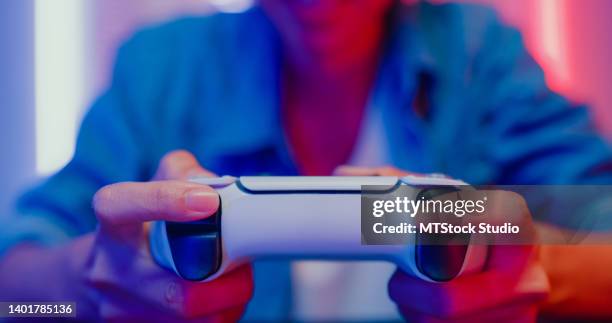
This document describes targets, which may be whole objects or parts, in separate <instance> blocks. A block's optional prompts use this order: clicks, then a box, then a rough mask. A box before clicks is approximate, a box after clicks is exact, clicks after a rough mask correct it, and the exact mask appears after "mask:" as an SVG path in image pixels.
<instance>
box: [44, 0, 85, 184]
mask: <svg viewBox="0 0 612 323" xmlns="http://www.w3.org/2000/svg"><path fill="white" fill-rule="evenodd" d="M86 2H87V1H83V0H61V1H54V0H36V2H35V7H34V11H35V12H34V24H35V27H34V32H35V35H34V38H35V44H34V48H35V55H34V56H35V82H36V83H35V86H36V90H35V91H36V171H37V173H38V174H39V175H47V174H49V173H52V172H54V171H57V170H58V169H59V168H61V167H62V166H63V165H64V164H65V163H66V162H67V161H68V160H69V159H70V158H71V156H72V154H73V152H74V144H75V136H76V131H77V122H78V117H79V115H80V111H81V109H82V106H83V104H84V98H85V91H86V89H87V88H86V84H85V69H84V67H85V64H84V62H85V45H84V44H85V43H84V40H85V32H84V31H85V30H86V26H85V4H86Z"/></svg>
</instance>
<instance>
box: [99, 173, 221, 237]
mask: <svg viewBox="0 0 612 323" xmlns="http://www.w3.org/2000/svg"><path fill="white" fill-rule="evenodd" d="M93 208H94V211H95V213H96V216H97V217H98V220H99V221H100V223H101V224H103V225H111V226H117V225H127V224H138V223H143V222H146V221H155V220H167V221H194V220H197V219H201V218H205V217H207V216H209V215H211V214H214V213H215V212H216V211H217V209H218V208H219V195H218V194H217V193H216V192H215V191H214V190H213V189H212V188H211V187H209V186H206V185H201V184H195V183H189V182H181V181H158V182H146V183H138V182H125V183H118V184H112V185H108V186H105V187H103V188H102V189H100V190H99V191H98V192H97V193H96V195H95V196H94V199H93Z"/></svg>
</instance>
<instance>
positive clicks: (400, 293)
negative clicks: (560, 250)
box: [389, 262, 550, 318]
mask: <svg viewBox="0 0 612 323" xmlns="http://www.w3.org/2000/svg"><path fill="white" fill-rule="evenodd" d="M549 288H550V287H549V284H548V279H547V277H546V273H545V272H544V270H543V268H542V267H541V266H540V265H539V264H537V263H535V262H533V263H530V264H529V266H526V267H525V268H523V269H522V270H521V271H520V272H512V273H511V272H507V271H500V270H488V271H485V272H482V273H478V274H471V275H465V276H460V277H458V278H456V279H454V280H452V281H449V282H446V283H432V282H427V281H424V280H422V279H418V278H415V277H412V276H410V275H407V274H405V273H403V272H401V271H399V270H398V271H397V272H396V273H395V274H394V275H393V277H392V278H391V280H390V281H389V296H390V297H391V299H392V300H394V301H395V302H396V303H397V305H398V306H400V307H404V308H407V309H411V310H413V311H416V312H420V313H424V314H427V315H433V316H438V317H446V318H452V317H460V316H464V315H469V314H471V313H476V312H479V311H483V310H485V309H490V308H494V307H496V306H501V305H507V304H515V303H517V302H538V301H540V300H542V299H543V298H545V297H546V295H547V293H548V290H549ZM434 300H435V301H434Z"/></svg>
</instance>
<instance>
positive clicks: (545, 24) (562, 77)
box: [539, 0, 570, 83]
mask: <svg viewBox="0 0 612 323" xmlns="http://www.w3.org/2000/svg"><path fill="white" fill-rule="evenodd" d="M539 3H540V19H541V25H540V28H541V29H540V33H541V40H542V49H541V50H542V54H543V57H544V59H545V60H546V61H547V62H546V64H547V65H549V68H548V71H551V72H552V73H554V74H553V75H554V77H553V79H554V80H552V81H553V82H554V83H566V82H567V81H568V80H569V79H570V75H569V74H570V71H569V67H568V63H569V62H568V60H567V47H566V45H565V41H564V38H563V37H564V36H565V16H564V15H565V1H559V0H541V1H540V2H539Z"/></svg>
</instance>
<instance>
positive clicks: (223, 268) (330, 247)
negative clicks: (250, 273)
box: [150, 175, 486, 282]
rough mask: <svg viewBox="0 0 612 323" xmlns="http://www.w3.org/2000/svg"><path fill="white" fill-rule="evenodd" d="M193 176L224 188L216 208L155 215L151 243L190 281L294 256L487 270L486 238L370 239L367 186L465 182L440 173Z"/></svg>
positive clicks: (450, 271) (430, 189) (417, 188)
mask: <svg viewBox="0 0 612 323" xmlns="http://www.w3.org/2000/svg"><path fill="white" fill-rule="evenodd" d="M191 181H192V182H194V183H199V184H203V185H209V186H211V187H213V188H214V189H215V190H216V191H217V192H218V194H219V196H220V207H219V210H218V211H217V212H216V214H214V215H212V216H210V217H208V218H206V219H203V220H199V221H193V222H180V223H179V222H166V221H157V222H154V223H153V227H152V230H151V231H150V234H151V236H150V244H151V251H152V254H153V257H154V259H155V260H156V261H157V262H158V263H159V264H160V265H161V266H163V267H166V268H168V269H171V270H173V271H175V272H176V273H177V274H178V275H179V276H180V277H182V278H184V279H187V280H192V281H208V280H212V279H215V278H216V277H218V276H219V275H221V274H223V273H225V272H227V271H229V270H231V269H232V268H235V267H237V266H238V265H240V264H244V263H246V262H249V261H252V260H255V259H261V258H269V257H285V258H289V259H340V260H342V259H346V260H387V261H391V262H394V263H395V264H396V265H397V266H398V267H400V268H401V269H403V270H404V271H405V272H407V273H409V274H412V275H414V276H416V277H419V278H421V279H424V280H427V281H432V282H436V281H439V282H441V281H448V280H451V279H453V278H455V277H457V276H459V275H463V274H467V273H470V272H475V271H479V270H481V268H482V267H483V265H484V262H485V258H486V246H483V245H475V244H470V243H469V236H467V240H466V243H465V244H463V245H422V244H419V242H418V236H417V237H416V238H415V239H416V241H414V243H409V244H406V245H365V244H362V236H361V226H360V225H361V192H362V187H364V186H367V187H371V186H374V187H383V188H384V187H386V188H396V187H398V186H399V185H406V187H407V188H409V189H413V190H414V194H415V196H416V194H423V193H425V194H429V195H436V194H441V193H444V192H448V190H449V189H450V190H457V187H461V186H465V185H466V183H464V182H462V181H458V180H453V179H448V178H445V177H442V176H435V175H434V176H406V177H402V178H398V177H393V176H355V177H352V176H342V177H335V176H329V177H324V176H243V177H239V178H235V177H231V176H223V177H202V178H194V179H192V180H191Z"/></svg>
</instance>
